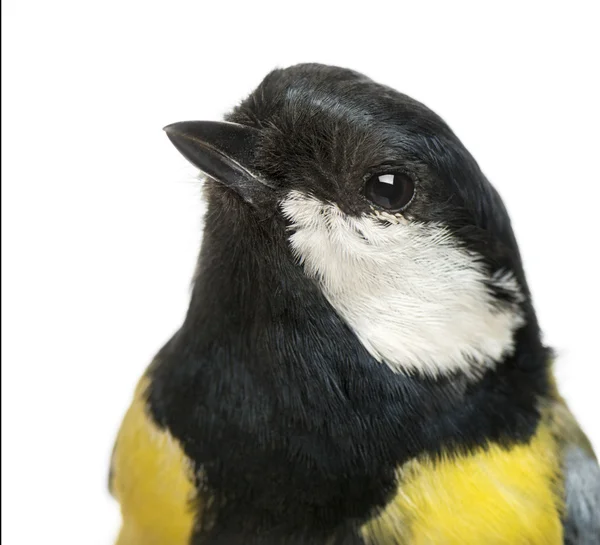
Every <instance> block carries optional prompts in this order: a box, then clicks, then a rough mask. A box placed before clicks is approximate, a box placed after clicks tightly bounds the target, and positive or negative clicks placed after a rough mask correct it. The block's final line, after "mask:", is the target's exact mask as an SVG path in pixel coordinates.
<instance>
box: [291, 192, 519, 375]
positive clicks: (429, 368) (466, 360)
mask: <svg viewBox="0 0 600 545" xmlns="http://www.w3.org/2000/svg"><path fill="white" fill-rule="evenodd" d="M281 207H282V210H283V213H284V215H285V216H286V218H288V220H289V221H290V223H291V230H292V234H291V235H290V239H289V240H290V245H291V247H292V249H293V251H294V253H295V255H296V257H297V258H298V260H299V262H300V263H301V264H302V265H303V267H304V270H305V272H306V273H307V274H308V275H309V276H311V277H313V278H314V279H315V280H317V281H318V283H319V285H320V287H321V289H322V290H323V293H324V295H325V297H326V298H327V299H328V301H329V302H330V304H331V305H332V306H333V307H334V309H335V310H336V311H337V312H338V314H339V315H340V316H341V317H342V318H343V319H344V320H345V321H346V323H347V324H348V325H349V326H350V327H351V328H352V330H353V331H354V332H355V334H356V335H357V337H358V338H359V339H360V341H361V342H362V344H363V345H364V346H365V348H366V349H367V350H368V351H369V352H370V353H371V355H372V356H373V357H375V358H376V359H377V360H379V361H382V362H385V363H386V364H387V365H388V366H390V367H391V368H392V369H394V370H396V371H402V370H406V371H417V372H421V373H423V374H427V375H432V376H437V375H440V374H443V373H448V372H452V371H458V370H460V371H464V372H466V373H468V374H470V375H479V374H480V373H481V372H482V371H483V370H485V369H486V368H488V367H491V366H492V365H493V364H494V363H495V362H496V361H499V360H500V359H501V358H502V357H503V356H505V355H507V354H509V353H511V352H512V351H513V350H514V345H513V343H514V341H513V334H514V332H515V330H516V329H517V328H519V327H520V326H521V325H523V323H524V320H523V317H522V315H521V313H520V310H519V307H518V305H516V304H515V305H511V304H508V303H507V304H506V305H503V306H499V305H498V304H497V303H496V304H495V302H494V299H493V296H492V295H491V294H490V292H489V285H490V283H492V284H494V283H497V285H498V286H499V287H501V288H502V289H503V290H506V291H509V292H511V293H513V294H514V295H515V299H516V300H522V296H521V294H520V290H519V285H518V283H517V281H516V279H515V278H514V277H513V275H512V274H511V273H508V272H503V273H501V274H496V275H495V276H494V277H493V278H492V279H490V277H489V275H488V274H487V273H486V272H485V270H484V268H483V265H482V264H481V260H480V259H478V256H477V255H474V254H472V253H470V252H469V251H467V250H465V249H464V248H461V247H460V246H459V245H458V244H457V243H456V242H455V241H454V240H453V239H452V237H451V234H450V233H449V232H448V231H447V230H446V229H445V228H444V227H443V226H440V225H431V224H428V225H425V224H418V223H410V222H408V221H406V220H404V221H397V222H395V223H393V224H382V223H381V222H380V221H378V220H377V219H376V218H374V217H371V216H363V217H360V218H354V217H350V216H347V215H345V214H344V213H343V212H342V211H341V210H340V209H339V208H338V207H337V206H336V205H334V204H331V203H324V202H322V201H320V200H318V199H316V198H314V197H312V196H307V195H305V194H302V193H300V192H297V191H292V192H290V193H289V194H288V196H287V197H286V199H285V200H284V201H283V202H282V203H281ZM486 283H487V285H486Z"/></svg>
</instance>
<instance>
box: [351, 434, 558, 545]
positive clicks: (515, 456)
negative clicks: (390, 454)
mask: <svg viewBox="0 0 600 545" xmlns="http://www.w3.org/2000/svg"><path fill="white" fill-rule="evenodd" d="M398 478H399V485H398V489H397V493H396V496H395V497H394V499H393V500H392V501H391V502H390V503H389V504H388V506H387V507H386V508H385V510H384V511H383V512H382V513H380V515H379V516H378V517H377V518H375V519H373V520H371V521H369V522H368V523H367V524H365V525H364V526H363V527H362V534H363V537H364V538H365V541H366V543H367V544H369V545H379V544H382V545H383V544H385V545H392V544H398V545H401V544H405V543H410V544H411V545H562V543H563V536H562V524H561V518H560V516H561V512H562V505H561V499H560V498H561V497H562V493H561V487H560V461H559V455H558V452H557V446H556V442H555V439H554V437H553V434H552V433H551V431H550V429H549V427H548V426H544V425H540V427H539V429H538V431H537V433H536V435H535V436H534V437H533V438H532V439H531V440H530V442H529V443H528V444H523V445H517V446H512V447H510V448H502V447H500V446H498V445H489V446H487V447H486V448H480V449H478V450H476V451H475V452H472V453H470V454H468V455H467V454H464V455H445V456H441V457H439V458H437V459H433V458H429V457H424V458H420V459H417V460H414V461H411V462H409V463H407V464H406V465H405V466H403V467H402V468H401V470H400V471H399V472H398Z"/></svg>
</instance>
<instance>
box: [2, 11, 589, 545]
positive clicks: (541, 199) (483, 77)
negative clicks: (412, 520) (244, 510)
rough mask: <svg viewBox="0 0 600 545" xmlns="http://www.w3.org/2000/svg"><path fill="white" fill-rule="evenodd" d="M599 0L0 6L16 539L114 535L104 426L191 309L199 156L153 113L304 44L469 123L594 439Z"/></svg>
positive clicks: (108, 435) (8, 406) (253, 75)
mask: <svg viewBox="0 0 600 545" xmlns="http://www.w3.org/2000/svg"><path fill="white" fill-rule="evenodd" d="M593 5H594V2H592V1H590V2H588V3H583V2H573V1H569V2H564V3H562V4H561V3H552V2H539V3H537V2H515V3H511V2H502V3H496V6H497V7H492V6H491V3H489V2H480V1H478V2H472V3H465V2H443V3H442V2H439V3H432V2H425V1H419V2H414V3H412V4H406V3H402V2H398V1H394V2H389V3H383V2H377V1H369V2H361V3H355V4H353V3H352V2H350V1H346V2H325V1H324V0H323V1H320V2H308V1H305V0H303V1H302V2H300V1H298V2H273V3H271V4H267V3H265V2H259V1H256V0H253V1H247V2H240V3H238V4H235V3H229V2H219V1H210V2H208V1H204V2H200V1H196V2H177V1H170V2H152V1H148V0H146V1H143V2H142V1H123V0H120V1H116V0H104V1H102V2H81V1H71V2H68V1H65V0H53V1H50V2H49V1H44V0H37V1H27V0H7V1H5V2H3V5H2V11H3V13H2V27H3V28H2V42H3V43H2V45H3V47H2V60H3V63H2V64H3V65H2V70H3V97H2V99H3V106H2V110H3V111H2V114H3V125H2V131H3V134H2V136H3V138H2V145H3V148H2V152H3V164H2V181H3V185H2V197H3V199H2V261H3V270H2V272H3V287H2V292H3V293H2V295H3V308H2V313H3V320H2V325H3V341H4V342H3V347H2V360H3V366H2V379H3V380H2V431H3V437H2V439H3V441H2V442H3V447H4V448H3V453H2V454H3V456H2V463H3V465H2V473H3V489H2V494H3V501H2V507H3V517H2V519H3V523H4V524H3V526H2V536H3V543H7V544H8V545H16V544H34V543H61V544H62V545H66V544H82V543H86V544H96V543H97V544H108V543H110V542H111V540H112V539H113V537H114V535H115V533H116V530H117V526H118V519H119V517H118V510H117V506H116V504H115V503H114V502H113V501H112V500H111V499H110V497H109V496H108V493H107V490H106V475H107V468H108V460H109V455H110V451H111V447H112V441H113V438H114V435H115V433H116V431H117V426H118V424H119V421H120V419H121V417H122V415H123V412H124V411H125V409H126V406H127V404H128V402H129V400H130V397H131V393H132V390H133V387H134V383H135V381H136V379H137V378H138V377H139V376H140V375H141V373H142V371H143V370H144V368H145V366H146V365H147V364H148V362H149V361H150V359H151V358H152V356H153V355H154V353H155V352H156V351H157V350H158V349H159V348H160V346H161V345H162V343H164V342H165V341H166V340H167V339H168V337H169V336H170V335H171V334H172V333H173V332H174V331H175V329H176V328H177V327H178V326H179V324H180V322H181V320H182V317H183V314H184V312H185V310H186V304H187V299H188V293H189V291H188V290H189V281H190V278H191V275H192V271H193V267H194V262H195V259H196V252H197V249H198V246H199V241H200V235H201V208H202V207H201V202H200V197H199V187H198V182H197V181H196V180H195V171H194V170H193V169H192V168H191V167H189V166H188V165H187V163H186V162H185V160H184V159H183V158H182V157H181V156H180V155H179V154H178V153H177V152H176V151H175V149H174V148H173V147H172V145H171V144H170V143H169V141H168V140H167V138H166V137H165V135H164V134H163V132H162V130H161V129H162V127H163V126H164V125H166V124H168V123H171V122H174V121H181V120H188V119H218V118H219V117H220V116H221V115H222V114H223V113H224V112H225V111H226V110H227V109H229V108H230V107H231V106H233V105H234V104H235V103H236V102H237V101H238V100H239V99H241V98H242V97H243V96H244V95H245V94H247V93H249V92H250V91H251V90H252V88H253V87H254V86H255V85H256V84H258V82H259V81H260V80H261V79H262V77H263V76H264V75H265V74H266V73H267V72H268V71H269V70H270V69H272V68H274V67H276V66H287V65H290V64H293V63H296V62H307V61H318V62H322V63H329V64H338V65H342V66H347V67H350V68H354V69H356V70H359V71H363V72H365V73H366V74H368V75H369V76H371V77H372V78H374V79H376V80H379V81H381V82H384V83H387V84H389V85H391V86H394V87H396V88H398V89H399V90H401V91H403V92H405V93H408V94H410V95H412V96H414V97H415V98H417V99H419V100H421V101H423V102H425V103H426V104H427V105H429V106H430V107H431V108H433V109H434V110H436V111H437V112H438V113H439V114H441V115H442V117H444V118H445V119H446V120H447V121H448V122H449V124H450V125H451V126H452V127H453V128H454V130H455V131H456V132H457V134H458V135H459V137H460V138H462V139H463V141H464V142H465V144H466V145H467V147H468V148H469V149H470V150H471V151H472V153H473V154H474V156H475V157H476V159H477V160H478V161H479V163H480V164H481V166H482V168H483V170H484V171H485V172H486V174H487V175H488V177H489V178H490V179H491V180H492V182H493V183H494V184H495V185H496V186H497V187H498V189H499V190H500V192H501V194H502V195H503V197H504V198H505V200H506V202H507V205H508V208H509V210H510V212H511V214H512V217H513V221H514V226H515V230H516V233H517V237H518V239H519V240H520V245H521V250H522V252H523V255H524V259H525V265H526V268H527V271H528V275H529V281H530V284H531V287H532V289H533V294H534V297H535V302H536V304H537V309H538V313H539V317H540V321H541V324H542V326H543V328H544V331H545V334H546V341H547V342H548V343H549V344H551V345H552V346H554V347H556V348H557V349H558V353H559V355H560V360H559V363H558V375H559V378H560V384H561V387H562V390H563V392H564V393H565V395H566V397H567V398H568V400H569V401H570V403H571V406H572V408H573V410H574V412H575V413H576V415H577V416H578V418H579V419H580V421H581V423H582V424H583V427H584V429H585V430H586V431H587V432H588V434H589V435H590V436H591V438H592V440H593V442H594V443H595V446H596V449H600V424H599V422H598V420H597V418H598V417H597V414H598V412H599V411H598V408H599V407H600V403H599V401H598V395H599V394H598V381H599V378H600V370H599V368H600V357H599V355H598V348H597V347H598V335H599V333H600V332H599V327H598V326H599V319H598V312H599V308H600V297H599V290H598V281H599V273H598V250H599V244H598V235H599V229H598V216H599V212H598V210H599V206H600V191H599V185H600V183H599V182H600V176H599V171H600V167H599V165H598V156H599V154H598V150H599V144H600V138H599V137H598V130H599V127H600V108H599V105H598V104H599V102H600V100H599V97H600V85H599V83H598V79H597V78H598V57H599V55H598V53H599V52H600V42H599V39H598V29H597V24H598V13H597V12H596V10H595V9H594V8H593Z"/></svg>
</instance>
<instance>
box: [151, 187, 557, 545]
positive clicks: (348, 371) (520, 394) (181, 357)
mask: <svg viewBox="0 0 600 545" xmlns="http://www.w3.org/2000/svg"><path fill="white" fill-rule="evenodd" d="M225 211H226V212H225ZM278 221H280V220H279V219H278V218H277V217H276V216H273V217H263V218H261V217H259V216H256V215H254V214H252V213H251V211H250V210H249V209H248V208H247V205H245V204H243V203H241V201H240V200H239V199H237V198H236V197H234V196H232V195H231V194H230V193H229V192H227V191H224V190H221V189H220V188H218V187H216V186H213V187H211V189H210V193H209V210H208V213H207V219H206V231H205V234H204V241H203V247H202V252H201V256H200V264H199V268H198V271H197V276H196V281H195V285H194V289H193V294H192V300H191V304H190V308H189V312H188V315H187V317H186V320H185V323H184V324H183V326H182V328H181V329H180V330H179V331H178V333H177V334H176V335H175V336H174V337H173V338H172V339H171V340H170V341H169V342H168V343H167V345H166V346H165V347H164V348H163V349H162V350H161V352H160V353H159V354H158V356H157V359H156V363H155V365H153V367H152V369H151V371H150V373H151V386H150V388H149V391H148V402H149V407H150V411H151V414H152V415H153V417H154V419H155V420H156V421H157V422H158V424H159V425H161V426H163V427H166V428H168V429H169V431H170V432H171V433H172V435H173V436H174V437H175V438H177V439H178V440H179V441H180V442H181V444H182V446H183V448H184V450H185V452H186V454H187V456H189V458H190V459H191V460H192V461H193V462H194V464H195V470H196V471H197V472H198V476H197V483H196V484H197V487H198V489H199V495H200V496H202V497H204V498H206V497H207V496H210V497H212V498H213V500H212V501H211V502H210V507H208V505H209V502H206V501H204V502H200V501H199V502H198V506H199V507H198V508H199V510H200V511H201V513H199V520H201V521H202V524H201V525H200V528H199V530H198V535H197V536H196V538H195V540H196V541H195V542H197V543H237V542H239V543H271V542H272V543H279V542H286V543H296V542H297V543H313V542H314V543H318V542H320V541H319V540H325V538H327V537H331V536H332V535H342V534H343V535H346V534H347V533H348V532H350V533H349V534H348V535H350V534H352V532H353V530H352V528H354V527H357V526H358V525H359V524H360V523H361V522H362V521H364V520H366V519H367V518H368V517H369V516H370V514H372V512H373V510H374V509H376V508H378V507H380V506H383V505H385V503H386V502H387V501H388V500H389V498H390V495H391V494H392V493H393V490H394V487H395V484H396V483H395V476H394V475H395V470H396V469H397V468H398V467H399V466H400V465H401V464H403V463H404V462H406V461H407V460H409V459H410V458H413V457H415V456H418V455H420V454H422V453H424V452H429V453H437V452H440V451H441V450H442V449H445V450H452V449H469V448H472V447H474V446H476V445H480V444H483V443H484V442H486V441H494V442H498V443H500V444H507V445H508V444H511V443H514V442H521V441H527V440H528V439H529V437H530V436H531V434H532V433H533V431H534V429H535V427H536V424H537V421H538V418H539V415H538V411H537V402H538V400H539V399H540V397H543V396H545V395H546V394H547V391H548V388H549V386H548V378H547V354H546V350H545V349H544V348H543V346H542V345H541V343H540V341H539V332H538V328H537V323H536V322H535V316H534V314H533V310H532V309H531V308H529V309H528V312H529V313H530V316H529V319H528V321H527V324H526V325H525V326H524V327H523V328H521V329H520V330H519V331H518V332H517V338H516V351H515V354H514V356H512V357H510V358H508V359H507V360H506V361H503V362H500V363H499V364H498V366H497V368H496V369H495V370H493V371H489V372H487V374H486V375H485V376H484V377H483V378H482V379H480V380H478V381H475V382H473V381H467V379H466V377H464V376H463V375H461V374H456V375H454V376H451V377H444V378H440V379H433V378H424V377H419V376H416V375H412V376H410V375H405V374H399V373H394V372H392V371H391V370H390V369H389V368H388V367H387V366H386V365H385V364H381V363H379V362H377V361H376V360H374V359H373V357H372V356H370V355H369V353H368V352H367V351H366V349H365V348H364V347H363V346H362V344H361V343H360V342H359V341H358V339H357V338H356V336H355V335H354V334H353V333H352V331H351V330H350V329H349V328H348V326H347V325H346V324H345V323H344V322H343V321H342V320H341V319H340V317H339V316H338V315H337V313H336V312H335V311H334V310H333V308H332V307H331V306H330V305H329V303H328V302H327V301H326V300H325V298H324V297H323V295H322V294H321V292H320V290H319V289H318V287H317V286H316V285H315V284H314V282H313V281H312V280H310V279H309V278H307V277H306V276H305V274H304V273H303V271H302V269H301V267H300V266H299V265H298V264H297V263H296V262H295V260H294V258H293V256H292V255H291V252H290V250H289V247H288V244H287V241H286V240H285V238H284V237H283V236H282V235H281V233H282V232H283V231H282V229H281V226H280V225H278V224H277V222H278ZM348 528H350V530H348ZM252 535H256V536H259V535H261V536H272V541H268V540H266V538H265V540H262V538H261V539H259V538H252V539H250V538H249V537H248V536H252ZM236 536H240V537H236ZM241 536H245V537H244V538H243V539H242V537H241ZM292 536H296V537H295V538H294V539H297V541H294V539H292ZM284 537H285V539H287V541H278V540H281V539H283V538H284ZM236 539H238V541H236ZM344 539H345V538H344ZM348 539H349V538H348ZM349 542H350V541H349Z"/></svg>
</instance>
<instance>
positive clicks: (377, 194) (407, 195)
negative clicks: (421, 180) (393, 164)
mask: <svg viewBox="0 0 600 545" xmlns="http://www.w3.org/2000/svg"><path fill="white" fill-rule="evenodd" d="M414 194H415V183H414V182H413V180H412V178H411V177H410V176H408V174H404V173H402V172H393V173H388V174H376V175H375V176H371V177H370V178H369V179H368V180H367V183H366V185H365V197H367V199H369V200H370V201H371V202H372V203H373V204H376V205H377V206H380V207H381V208H385V209H386V210H391V211H394V212H398V211H400V210H402V209H403V208H405V207H406V206H407V205H408V204H409V203H410V201H411V200H412V198H413V196H414Z"/></svg>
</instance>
